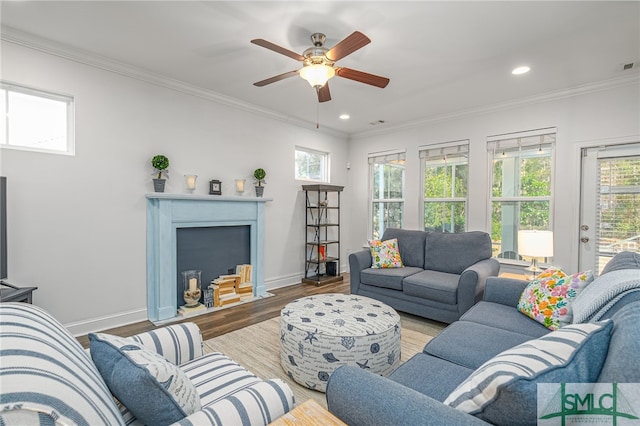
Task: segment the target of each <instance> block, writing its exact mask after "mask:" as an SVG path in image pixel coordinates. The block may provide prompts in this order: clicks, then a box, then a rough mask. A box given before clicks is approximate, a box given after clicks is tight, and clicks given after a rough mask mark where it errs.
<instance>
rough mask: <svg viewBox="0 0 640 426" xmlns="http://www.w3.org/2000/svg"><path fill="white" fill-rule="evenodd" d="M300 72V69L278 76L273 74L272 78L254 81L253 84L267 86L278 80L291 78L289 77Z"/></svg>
mask: <svg viewBox="0 0 640 426" xmlns="http://www.w3.org/2000/svg"><path fill="white" fill-rule="evenodd" d="M299 72H300V70H295V71H289V72H285V73H283V74H280V75H276V76H273V77H271V78H267V79H266V80H262V81H258V82H256V83H253V85H254V86H258V87H262V86H266V85H267V84H271V83H275V82H276V81H280V80H284V79H285V78H289V77H293V76H294V75H298V73H299Z"/></svg>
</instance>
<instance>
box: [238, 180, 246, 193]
mask: <svg viewBox="0 0 640 426" xmlns="http://www.w3.org/2000/svg"><path fill="white" fill-rule="evenodd" d="M244 182H245V179H236V192H237V193H238V194H239V195H242V193H243V192H244Z"/></svg>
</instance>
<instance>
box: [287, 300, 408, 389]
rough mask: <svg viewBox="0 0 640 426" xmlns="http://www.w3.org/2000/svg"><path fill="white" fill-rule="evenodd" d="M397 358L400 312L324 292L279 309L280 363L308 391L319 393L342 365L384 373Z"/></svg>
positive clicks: (383, 305) (395, 363)
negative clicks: (312, 390)
mask: <svg viewBox="0 0 640 426" xmlns="http://www.w3.org/2000/svg"><path fill="white" fill-rule="evenodd" d="M399 361H400V316H399V315H398V314H397V312H396V311H394V310H393V308H391V307H389V306H387V305H385V304H384V303H382V302H380V301H378V300H374V299H370V298H368V297H363V296H356V295H349V294H323V295H317V296H309V297H304V298H301V299H298V300H294V301H293V302H291V303H289V304H288V305H287V306H285V307H284V308H282V311H280V364H281V365H282V368H283V369H284V371H286V372H287V374H288V375H289V377H291V378H292V379H293V380H295V381H296V382H298V383H300V384H301V385H303V386H306V387H308V388H309V389H315V390H318V391H321V392H324V391H325V389H326V387H327V380H329V376H330V375H331V373H332V372H333V371H334V370H335V369H336V368H338V367H339V366H341V365H347V364H349V365H354V366H356V365H357V366H359V367H360V368H365V369H368V370H369V371H371V372H374V373H376V374H381V375H388V374H389V373H391V372H392V371H393V370H394V369H395V367H396V366H397V365H398V362H399Z"/></svg>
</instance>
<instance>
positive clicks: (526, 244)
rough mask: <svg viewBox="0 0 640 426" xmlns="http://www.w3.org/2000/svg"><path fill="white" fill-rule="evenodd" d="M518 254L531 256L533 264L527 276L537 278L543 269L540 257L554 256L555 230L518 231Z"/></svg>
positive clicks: (527, 269) (528, 269)
mask: <svg viewBox="0 0 640 426" xmlns="http://www.w3.org/2000/svg"><path fill="white" fill-rule="evenodd" d="M518 254H520V255H521V256H531V265H529V267H528V268H526V269H525V271H527V272H528V273H529V274H528V276H527V278H529V279H532V278H535V277H536V275H538V274H539V273H540V272H541V271H542V269H540V268H539V267H538V258H539V257H552V256H553V232H551V231H518Z"/></svg>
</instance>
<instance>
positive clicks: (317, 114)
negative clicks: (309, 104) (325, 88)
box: [316, 87, 320, 129]
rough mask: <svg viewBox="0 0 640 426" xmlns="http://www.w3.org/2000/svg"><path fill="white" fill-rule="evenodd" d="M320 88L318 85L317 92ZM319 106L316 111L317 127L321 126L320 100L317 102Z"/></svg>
mask: <svg viewBox="0 0 640 426" xmlns="http://www.w3.org/2000/svg"><path fill="white" fill-rule="evenodd" d="M319 91H320V89H319V88H318V87H316V93H317V92H319ZM316 106H317V108H318V109H317V110H316V111H317V112H316V129H319V128H320V102H318V103H316Z"/></svg>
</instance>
